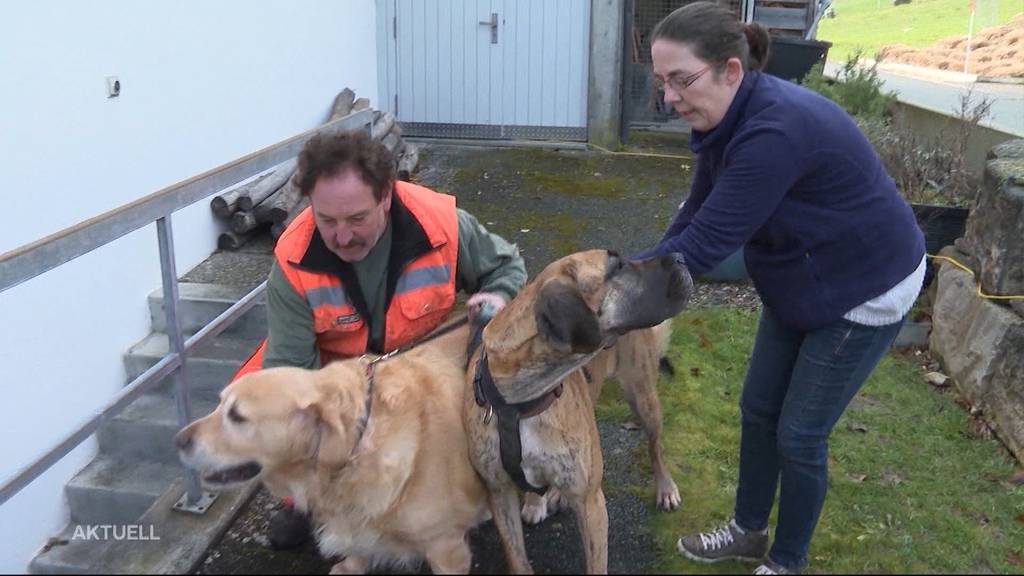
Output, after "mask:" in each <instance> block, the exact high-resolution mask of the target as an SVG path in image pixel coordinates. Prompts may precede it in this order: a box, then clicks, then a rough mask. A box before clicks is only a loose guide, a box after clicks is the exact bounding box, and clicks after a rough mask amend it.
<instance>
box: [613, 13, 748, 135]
mask: <svg viewBox="0 0 1024 576" xmlns="http://www.w3.org/2000/svg"><path fill="white" fill-rule="evenodd" d="M695 1H697V0H631V1H629V2H628V3H627V10H629V11H630V12H631V14H627V16H626V34H625V37H626V42H627V43H628V46H627V52H626V75H627V78H626V82H627V90H626V98H625V114H626V120H627V122H626V124H627V125H630V126H650V125H659V124H662V125H663V124H669V123H676V122H680V121H679V120H678V116H676V114H675V112H674V111H672V109H671V108H669V107H667V106H665V104H664V101H663V99H662V94H661V93H660V92H658V91H657V90H655V89H654V85H653V82H652V76H651V32H652V31H653V30H654V27H655V26H656V25H657V24H658V22H660V21H661V20H662V19H663V18H664V17H665V16H668V15H669V14H670V13H671V12H672V11H673V10H675V9H676V8H679V7H682V6H685V5H687V4H690V3H692V2H695ZM722 3H723V4H725V5H727V6H729V8H730V9H731V10H732V11H733V12H734V13H735V14H736V15H737V17H739V16H741V15H742V0H722ZM630 16H632V18H630Z"/></svg>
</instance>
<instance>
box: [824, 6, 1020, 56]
mask: <svg viewBox="0 0 1024 576" xmlns="http://www.w3.org/2000/svg"><path fill="white" fill-rule="evenodd" d="M832 7H833V8H834V9H835V12H836V17H835V18H833V19H828V18H823V19H822V20H821V24H819V26H818V39H820V40H828V41H829V42H832V44H833V45H832V48H831V49H830V50H829V56H828V57H829V61H831V62H843V61H845V60H846V57H847V56H848V55H850V54H851V53H853V52H854V51H856V50H857V49H858V48H860V49H862V50H863V52H864V54H865V56H867V57H873V56H874V54H875V53H876V52H877V51H878V50H879V49H881V48H882V47H883V46H886V45H888V44H907V45H909V46H913V47H915V48H923V47H925V46H929V45H931V44H932V43H934V42H935V41H936V40H939V39H941V38H946V37H948V36H964V35H966V34H967V24H968V22H969V20H970V12H969V11H968V0H912V2H911V3H910V4H903V5H901V6H893V5H892V0H835V1H834V2H833V3H832ZM1021 12H1024V1H1021V0H977V12H976V16H975V26H974V31H975V33H977V32H978V31H979V30H981V28H983V27H988V26H995V25H1000V24H1005V23H1007V22H1008V21H1009V20H1010V18H1012V17H1013V16H1014V15H1015V14H1019V13H1021Z"/></svg>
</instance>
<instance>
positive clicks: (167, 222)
mask: <svg viewBox="0 0 1024 576" xmlns="http://www.w3.org/2000/svg"><path fill="white" fill-rule="evenodd" d="M372 121H373V112H372V111H371V110H361V111H359V112H355V113H353V114H350V115H348V116H345V117H343V118H339V119H338V120H335V121H333V122H329V123H327V124H324V125H322V126H319V127H317V128H314V129H312V130H308V131H306V132H303V133H301V134H298V135H296V136H293V137H291V138H289V139H287V140H284V141H282V142H279V143H277V144H274V145H272V146H268V147H266V148H263V149H262V150H259V151H257V152H253V153H252V154H249V155H246V156H243V157H242V158H239V159H237V160H235V161H233V162H229V163H227V164H223V165H221V166H219V167H217V168H213V169H212V170H208V171H206V172H204V173H202V174H199V175H198V176H194V177H192V178H189V179H187V180H184V181H182V182H179V183H177V184H174V185H172V186H168V187H167V188H164V189H162V190H159V191H157V192H154V193H152V194H150V195H148V196H146V197H144V198H140V199H139V200H136V201H134V202H131V203H129V204H126V205H124V206H121V207H118V208H115V209H113V210H110V211H109V212H106V213H104V214H101V215H99V216H96V217H94V218H90V219H89V220H86V221H84V222H81V223H79V224H76V225H74V226H71V227H69V228H66V229H64V230H61V231H60V232H56V233H54V234H51V235H49V236H47V237H45V238H42V239H40V240H37V241H35V242H32V243H30V244H26V245H24V246H22V247H20V248H16V249H14V250H11V251H9V252H6V253H4V254H2V255H0V293H2V292H4V291H6V290H7V289H9V288H12V287H14V286H17V285H18V284H21V283H22V282H25V281H27V280H30V279H32V278H34V277H36V276H39V275H40V274H43V273H44V272H46V271H48V270H52V269H54V268H56V267H58V266H60V265H62V264H65V263H67V262H70V261H71V260H74V259H75V258H78V257H79V256H82V255H84V254H87V253H89V252H91V251H92V250H95V249H96V248H99V247H101V246H104V245H106V244H109V243H110V242H113V241H115V240H117V239H118V238H121V237H122V236H125V235H126V234H129V233H131V232H134V231H135V230H138V229H139V228H142V227H143V226H148V225H149V224H152V223H154V222H156V223H157V233H158V238H159V242H160V258H161V273H162V277H163V288H164V290H163V299H164V310H165V311H166V313H167V316H168V318H167V331H168V339H169V343H170V348H169V349H170V352H169V353H168V354H166V355H165V356H164V357H163V358H161V359H160V360H159V361H158V362H157V363H156V364H155V365H154V366H152V367H151V368H150V369H149V370H146V371H145V372H143V373H142V374H141V375H139V376H138V377H137V378H135V379H134V380H132V381H131V382H130V383H129V384H128V385H127V386H125V387H124V389H122V391H121V392H120V393H118V394H117V395H116V396H115V397H114V398H113V399H112V400H111V401H110V402H109V403H108V404H107V405H106V406H105V407H104V408H103V409H102V410H100V411H99V412H97V413H96V414H94V415H93V416H92V417H91V418H89V419H88V420H87V421H86V422H85V423H83V424H82V425H80V426H79V427H78V429H77V430H75V431H74V432H73V433H71V434H70V435H68V436H67V437H66V438H65V439H64V440H62V441H60V442H59V443H58V444H57V445H56V446H54V447H53V448H51V449H50V450H47V451H46V452H45V453H44V454H43V455H41V456H40V457H39V458H37V459H36V460H35V461H34V462H32V463H31V464H29V465H28V466H26V467H25V468H23V469H22V470H21V471H19V472H18V473H16V474H14V475H13V476H12V477H10V478H9V479H7V480H5V481H4V483H3V484H2V485H0V505H2V504H3V503H5V502H7V501H8V500H10V499H11V498H12V497H13V496H14V495H15V494H17V493H18V492H19V491H21V490H22V489H23V488H25V487H26V486H28V485H29V484H30V483H32V481H34V480H35V479H36V478H38V477H39V476H40V475H41V474H42V473H43V472H45V471H46V470H48V469H49V468H50V467H51V466H52V465H53V464H55V463H56V462H58V461H59V460H60V459H61V458H63V457H64V456H66V455H67V454H68V453H69V452H71V451H72V450H74V449H75V448H76V447H77V446H78V445H79V444H81V443H82V442H84V441H85V440H86V439H87V438H88V437H89V436H90V435H92V434H93V433H94V432H95V431H96V430H97V429H98V428H99V427H100V426H101V425H102V424H103V423H104V422H106V421H108V420H109V419H111V418H113V417H114V416H115V415H117V414H118V413H119V412H121V410H123V409H124V408H125V407H127V406H128V405H129V404H131V403H132V402H133V401H134V400H135V399H136V398H138V397H139V396H140V395H142V394H143V393H144V392H146V391H148V390H149V389H151V388H153V387H154V386H156V384H157V383H158V382H160V381H161V380H162V379H163V378H165V377H167V376H170V375H174V376H175V379H176V394H175V395H176V400H177V405H178V406H177V408H178V420H179V423H180V424H183V425H184V424H187V423H188V421H189V420H191V417H190V403H189V399H188V386H187V381H186V379H185V368H186V359H187V358H188V355H189V352H190V351H191V350H192V349H194V348H195V347H196V346H199V345H201V344H202V343H204V342H206V341H207V340H209V339H211V338H213V337H215V336H217V335H218V334H220V333H221V332H222V331H224V330H225V329H226V328H227V327H228V326H230V325H231V324H232V323H233V322H234V321H235V320H237V319H238V318H239V317H241V316H242V314H244V313H245V312H246V311H248V310H249V309H250V308H252V307H253V306H255V304H256V302H257V299H258V298H259V297H260V296H261V295H262V294H263V292H264V291H265V289H266V282H264V283H262V284H260V285H259V286H257V287H256V288H255V289H253V290H252V291H251V292H249V293H248V294H246V295H245V296H243V297H242V298H241V299H240V300H239V301H238V302H236V303H235V304H233V305H232V306H230V307H229V308H228V309H227V310H225V311H224V312H222V313H221V314H220V315H219V316H217V318H215V319H214V320H213V321H211V322H210V323H209V324H207V325H206V326H204V327H203V328H202V329H200V330H199V332H197V333H196V334H195V335H193V336H192V337H191V338H189V339H187V340H185V339H184V338H183V335H182V330H181V325H180V322H179V321H178V318H177V304H178V302H177V301H178V276H177V273H176V270H175V265H174V250H173V246H174V239H173V235H172V233H171V214H172V213H173V212H176V211H177V210H180V209H181V208H184V207H186V206H189V205H191V204H194V203H195V202H197V201H199V200H202V199H204V198H206V197H208V196H211V195H212V194H214V193H216V192H218V191H220V190H223V189H225V188H227V187H229V186H232V185H234V184H236V183H238V182H241V181H242V180H245V179H246V178H249V177H251V176H254V175H255V174H258V173H259V172H262V171H264V170H266V169H268V168H271V167H273V166H275V165H277V164H279V163H281V162H283V161H285V160H287V159H289V158H291V157H293V156H296V155H297V154H298V153H299V151H300V150H301V149H302V146H303V145H305V143H306V141H307V140H309V139H310V138H312V137H313V136H315V135H316V134H323V133H336V132H340V131H344V130H354V129H360V128H362V129H366V130H369V128H370V124H371V123H372ZM198 499H199V483H198V479H197V478H196V476H195V474H194V473H190V474H189V480H188V500H189V502H195V501H196V500H198Z"/></svg>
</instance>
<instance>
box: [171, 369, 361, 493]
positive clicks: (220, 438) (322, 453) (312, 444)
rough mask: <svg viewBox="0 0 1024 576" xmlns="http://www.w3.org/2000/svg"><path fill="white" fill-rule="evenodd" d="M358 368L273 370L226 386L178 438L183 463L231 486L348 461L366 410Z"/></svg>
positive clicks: (205, 477)
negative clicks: (214, 405) (207, 411)
mask: <svg viewBox="0 0 1024 576" xmlns="http://www.w3.org/2000/svg"><path fill="white" fill-rule="evenodd" d="M364 399H365V378H364V376H363V374H362V373H361V371H360V370H359V365H358V364H357V363H356V364H353V363H351V362H336V363H334V364H331V365H330V366H328V367H326V368H324V369H322V370H319V371H313V370H303V369H300V368H270V369H267V370H262V371H259V372H254V373H251V374H247V375H245V376H243V377H242V378H239V379H238V380H237V381H235V382H233V383H232V384H230V385H228V386H227V387H226V388H225V389H224V390H223V391H222V392H221V395H220V404H219V405H218V406H217V409H216V410H214V411H213V413H211V414H210V415H208V416H206V417H205V418H201V419H199V420H196V421H195V422H193V423H192V424H190V425H188V426H187V427H185V428H184V429H182V430H181V432H179V433H178V434H177V436H175V439H174V441H175V445H176V446H177V448H178V454H179V456H180V458H181V461H182V462H183V463H184V464H185V465H186V466H188V467H189V468H192V469H194V470H196V471H198V472H199V473H200V474H201V476H202V478H203V480H204V481H205V482H207V483H210V484H216V485H227V484H233V483H237V482H243V481H246V480H249V479H251V478H254V477H256V476H257V475H259V474H260V473H261V472H262V473H263V474H265V475H288V472H289V471H290V470H294V469H296V468H302V469H308V467H309V466H314V467H325V468H340V467H342V466H344V465H345V463H346V462H347V461H348V458H349V455H350V454H351V452H352V450H353V448H354V446H355V444H356V442H357V441H358V436H359V430H358V428H359V419H360V418H361V417H363V415H364V412H365V405H364Z"/></svg>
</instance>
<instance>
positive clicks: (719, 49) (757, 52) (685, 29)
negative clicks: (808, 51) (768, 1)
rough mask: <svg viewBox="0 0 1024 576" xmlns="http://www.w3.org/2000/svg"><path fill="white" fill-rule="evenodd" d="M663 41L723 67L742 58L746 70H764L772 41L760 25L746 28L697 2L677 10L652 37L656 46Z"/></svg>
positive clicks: (724, 11) (726, 13)
mask: <svg viewBox="0 0 1024 576" xmlns="http://www.w3.org/2000/svg"><path fill="white" fill-rule="evenodd" d="M661 39H664V40H672V41H674V42H680V43H682V44H686V45H688V46H690V48H691V49H692V50H693V53H694V55H695V56H697V57H698V58H700V59H701V60H703V61H705V62H707V63H709V64H713V65H716V66H719V67H721V65H723V64H725V62H726V61H727V60H729V59H730V58H739V59H740V62H742V63H743V68H744V69H745V70H760V69H762V68H764V65H765V64H766V63H767V62H768V45H769V43H770V41H771V40H770V39H769V38H768V31H767V30H765V29H764V27H762V26H761V25H760V24H757V23H752V24H744V23H742V22H740V21H739V20H737V19H736V16H735V15H734V14H733V13H732V11H731V10H729V9H728V8H726V7H725V6H723V5H721V4H716V3H714V2H694V3H693V4H687V5H686V6H683V7H682V8H678V9H676V10H674V11H673V12H672V13H671V14H669V15H668V16H666V17H665V18H664V19H662V21H661V22H658V25H657V26H655V27H654V31H653V32H652V33H651V43H652V44H653V43H654V42H655V41H656V40H661Z"/></svg>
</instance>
